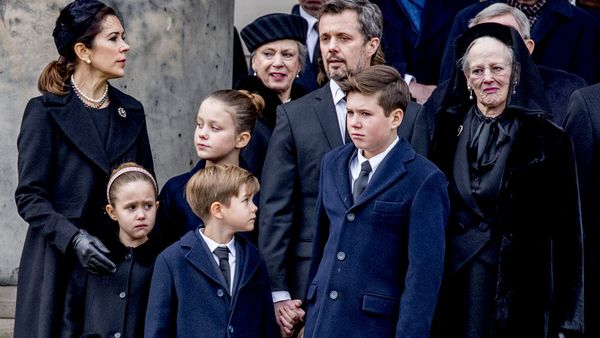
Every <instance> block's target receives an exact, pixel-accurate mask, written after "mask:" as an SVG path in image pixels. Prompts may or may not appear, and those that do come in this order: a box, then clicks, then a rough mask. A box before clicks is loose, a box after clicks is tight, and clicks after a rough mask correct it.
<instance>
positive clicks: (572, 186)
mask: <svg viewBox="0 0 600 338" xmlns="http://www.w3.org/2000/svg"><path fill="white" fill-rule="evenodd" d="M562 135H563V140H562V142H561V143H562V144H563V147H562V149H561V152H559V153H558V156H556V157H555V158H554V159H553V162H554V163H553V167H555V168H556V169H557V171H556V172H555V173H554V175H552V177H560V179H559V180H554V181H553V182H554V184H556V191H560V192H561V195H560V196H557V197H556V198H555V201H554V202H555V204H554V206H553V208H552V209H549V210H555V211H556V215H560V216H559V217H561V218H562V220H561V221H560V222H556V223H555V224H554V226H555V229H553V234H552V236H553V239H552V258H551V260H552V270H553V292H554V295H553V297H554V299H553V308H552V312H553V313H554V314H555V315H554V316H553V318H554V320H555V323H552V324H551V325H553V326H556V327H557V328H558V330H559V331H566V332H580V333H581V332H583V325H584V324H583V228H582V223H581V214H580V203H579V190H578V186H577V173H576V165H575V158H574V156H573V146H572V144H571V140H570V138H569V137H567V135H566V133H565V134H562Z"/></svg>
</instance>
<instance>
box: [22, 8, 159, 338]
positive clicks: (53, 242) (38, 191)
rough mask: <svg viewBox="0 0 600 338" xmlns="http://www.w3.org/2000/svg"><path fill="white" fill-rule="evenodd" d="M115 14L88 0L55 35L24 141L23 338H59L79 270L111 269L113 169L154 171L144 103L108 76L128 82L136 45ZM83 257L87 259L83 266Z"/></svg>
mask: <svg viewBox="0 0 600 338" xmlns="http://www.w3.org/2000/svg"><path fill="white" fill-rule="evenodd" d="M124 34H125V33H124V31H123V26H122V24H121V22H120V20H119V18H118V17H117V16H116V14H115V11H114V10H113V9H112V8H110V7H107V6H105V5H104V4H103V3H101V2H99V1H95V0H79V1H75V2H72V3H70V4H69V5H67V6H66V7H65V8H64V9H63V10H62V11H61V13H60V16H59V17H58V20H57V21H56V27H55V29H54V32H53V36H54V41H55V44H56V47H57V50H58V53H59V54H60V57H59V59H58V61H52V62H51V63H50V64H49V65H48V66H47V67H46V69H44V71H43V72H42V74H41V76H40V79H39V83H38V88H39V90H40V91H41V92H42V96H39V97H36V98H33V99H31V100H30V101H29V103H28V105H27V107H26V108H25V113H24V114H23V121H22V124H21V131H20V134H19V138H18V141H17V148H18V151H19V158H18V172H19V182H18V184H17V189H16V192H15V199H16V203H17V208H18V210H19V214H20V215H21V217H23V219H24V220H25V221H26V222H27V223H29V228H28V231H27V237H26V238H25V244H24V246H23V253H22V256H21V263H20V267H19V279H18V280H19V281H18V283H19V284H18V288H17V304H16V314H15V331H14V336H15V337H17V338H21V337H57V336H58V332H57V329H58V328H59V326H60V323H61V320H60V317H61V311H62V308H63V298H64V294H65V288H66V285H67V281H68V278H69V275H70V272H71V269H72V267H73V265H74V264H81V265H82V266H83V267H85V268H86V269H87V270H88V271H91V272H93V273H111V272H113V271H114V269H115V266H114V264H113V263H112V262H111V261H110V260H109V259H108V258H107V257H106V253H107V252H106V248H105V247H104V245H103V244H102V243H101V241H100V240H99V239H98V238H96V237H95V236H98V237H100V239H102V240H103V237H104V235H105V234H106V233H105V232H106V231H108V230H109V229H110V228H111V227H110V226H109V225H108V224H107V223H108V220H107V219H106V217H105V216H104V215H103V206H104V205H106V203H107V201H106V197H105V196H106V195H105V194H104V188H105V187H106V182H107V180H108V176H109V173H110V170H111V169H112V168H113V167H115V166H117V165H118V164H120V163H124V162H129V161H134V162H137V163H140V164H141V165H143V166H144V167H145V168H147V169H148V170H149V171H150V172H152V171H153V163H152V154H151V151H150V144H149V142H148V134H147V131H146V121H145V116H144V109H143V107H142V105H141V104H140V103H139V102H138V101H136V100H135V99H134V98H132V97H130V96H128V95H126V94H124V93H122V92H120V91H119V90H117V89H116V88H114V87H112V86H111V85H110V84H109V83H108V82H107V80H110V79H114V78H120V77H123V76H124V74H125V61H126V55H127V52H128V51H129V45H128V44H127V43H126V42H125V41H124ZM77 261H79V262H77Z"/></svg>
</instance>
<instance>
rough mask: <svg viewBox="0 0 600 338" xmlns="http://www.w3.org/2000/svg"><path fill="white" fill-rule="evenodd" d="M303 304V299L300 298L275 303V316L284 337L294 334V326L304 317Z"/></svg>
mask: <svg viewBox="0 0 600 338" xmlns="http://www.w3.org/2000/svg"><path fill="white" fill-rule="evenodd" d="M301 305H302V301H301V300H299V299H294V300H284V301H281V302H277V303H275V304H274V306H275V317H276V319H277V324H278V325H279V330H280V332H281V336H282V337H291V336H292V335H293V334H294V326H296V324H298V323H299V322H300V321H302V320H303V319H304V310H302V308H300V306H301Z"/></svg>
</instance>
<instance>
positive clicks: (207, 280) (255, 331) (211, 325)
mask: <svg viewBox="0 0 600 338" xmlns="http://www.w3.org/2000/svg"><path fill="white" fill-rule="evenodd" d="M258 188H259V185H258V180H257V179H256V177H254V176H253V175H252V174H250V173H249V172H248V171H246V170H244V169H241V168H239V167H236V166H224V165H215V166H211V167H207V168H205V169H203V170H200V171H198V172H197V173H195V174H194V175H193V176H192V178H190V180H189V181H188V183H187V186H186V198H187V200H188V203H189V205H190V206H191V208H192V210H193V211H194V212H195V213H196V214H198V216H199V217H200V218H201V219H202V220H204V224H205V225H204V227H203V228H200V229H196V230H194V231H190V232H188V233H187V234H186V235H184V236H183V237H182V238H181V240H180V241H178V242H176V243H174V244H173V245H171V246H170V247H168V248H167V249H166V250H165V251H163V252H162V253H161V254H160V255H159V256H158V258H157V259H156V264H155V266H154V275H153V277H152V282H151V286H150V300H149V302H148V309H147V312H146V325H145V337H169V338H171V337H256V338H263V337H279V328H278V326H277V324H276V322H275V314H274V310H273V300H272V298H271V288H270V286H269V285H270V284H269V276H268V275H267V268H266V266H265V263H264V262H263V260H262V259H261V258H260V256H259V255H258V251H257V249H256V247H254V246H253V245H252V244H251V243H249V242H248V241H247V240H245V239H244V238H243V237H242V236H238V235H237V233H238V232H241V231H250V230H252V229H253V228H254V222H255V220H256V211H257V208H256V205H254V203H253V202H252V197H253V196H254V194H255V193H256V192H257V191H258Z"/></svg>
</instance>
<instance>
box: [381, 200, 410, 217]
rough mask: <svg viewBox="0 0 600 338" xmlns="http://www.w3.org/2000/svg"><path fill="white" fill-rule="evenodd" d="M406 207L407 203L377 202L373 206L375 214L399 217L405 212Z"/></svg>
mask: <svg viewBox="0 0 600 338" xmlns="http://www.w3.org/2000/svg"><path fill="white" fill-rule="evenodd" d="M405 207H406V203H405V202H388V201H375V203H374V204H373V212H376V213H382V214H392V215H399V214H402V213H403V212H404V209H405Z"/></svg>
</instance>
